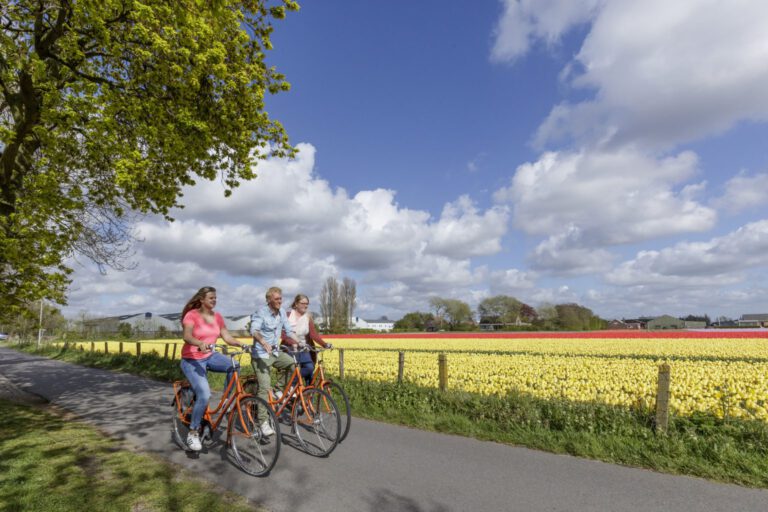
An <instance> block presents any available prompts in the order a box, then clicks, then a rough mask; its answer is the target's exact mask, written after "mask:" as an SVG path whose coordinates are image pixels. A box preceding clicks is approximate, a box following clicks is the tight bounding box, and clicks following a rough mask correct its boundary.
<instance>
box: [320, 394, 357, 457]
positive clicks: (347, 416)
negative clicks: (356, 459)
mask: <svg viewBox="0 0 768 512" xmlns="http://www.w3.org/2000/svg"><path fill="white" fill-rule="evenodd" d="M323 391H325V392H326V393H328V394H329V395H331V398H333V401H334V402H336V407H338V408H339V420H341V429H340V434H339V442H342V441H343V440H344V439H346V437H347V434H349V425H350V423H351V422H352V407H351V406H350V405H349V397H348V396H347V392H346V391H344V388H343V387H341V384H337V383H336V382H333V381H332V380H329V381H326V382H325V383H324V384H323Z"/></svg>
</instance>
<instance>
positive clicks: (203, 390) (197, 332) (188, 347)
mask: <svg viewBox="0 0 768 512" xmlns="http://www.w3.org/2000/svg"><path fill="white" fill-rule="evenodd" d="M215 307H216V289H215V288H214V287H212V286H204V287H202V288H200V289H199V290H198V291H197V293H196V294H195V295H194V296H193V297H192V298H191V299H189V301H188V302H187V304H186V306H184V310H183V311H182V313H181V319H182V320H181V325H182V327H183V328H184V347H182V349H181V371H182V372H184V375H185V376H186V377H187V380H188V381H189V384H190V385H191V386H192V390H193V391H194V392H195V406H194V407H193V408H192V419H191V421H190V424H189V435H188V436H187V446H188V447H189V449H190V450H192V451H196V452H197V451H200V450H202V448H203V447H202V444H201V443H200V433H199V430H200V423H201V421H202V419H203V415H204V414H205V409H206V408H207V407H208V400H209V399H210V398H211V388H210V386H209V385H208V379H207V377H206V373H207V370H211V371H214V372H227V381H226V383H225V384H224V389H226V388H227V384H229V380H230V379H231V378H232V375H233V373H234V372H235V369H234V368H232V363H231V361H230V359H229V358H228V357H226V356H224V355H223V354H219V353H218V352H215V351H214V350H213V348H214V347H215V345H216V340H218V339H219V338H222V339H223V340H224V341H225V342H226V343H227V344H228V345H232V346H235V347H240V348H242V347H243V346H244V345H243V344H242V343H240V342H239V341H237V340H236V339H235V338H233V337H232V335H231V334H229V331H228V330H227V326H226V325H225V324H224V318H223V317H222V316H221V314H219V313H217V312H214V311H213V308H215Z"/></svg>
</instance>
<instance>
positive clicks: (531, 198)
mask: <svg viewBox="0 0 768 512" xmlns="http://www.w3.org/2000/svg"><path fill="white" fill-rule="evenodd" d="M696 165H697V159H696V156H695V155H694V154H693V153H691V152H683V153H680V154H679V155H677V156H674V157H669V158H664V159H661V160H657V159H654V158H649V157H647V156H645V155H643V154H642V153H639V152H637V151H634V150H632V149H627V148H625V149H621V150H614V151H586V150H584V151H580V152H550V153H545V154H544V155H543V156H542V157H541V158H540V159H539V160H538V161H536V162H533V163H526V164H523V165H521V166H519V167H518V168H517V171H516V172H515V175H514V177H513V178H512V184H511V186H509V187H507V188H503V189H501V190H499V191H497V192H496V194H495V199H496V200H497V201H501V202H509V203H512V205H513V218H514V224H515V226H516V227H517V228H519V229H521V230H523V231H525V232H526V233H529V234H533V235H544V236H554V237H557V238H556V239H552V240H550V241H548V242H546V243H545V245H544V246H542V247H541V251H542V252H543V253H544V252H548V251H547V249H548V248H549V249H552V248H558V249H562V248H564V247H565V245H566V244H565V242H568V241H570V242H571V243H570V244H569V245H578V246H580V247H595V246H598V247H599V246H605V245H617V244H627V243H634V242H638V241H642V240H648V239H652V238H657V237H661V236H666V235H673V234H679V233H685V232H691V231H697V232H698V231H704V230H707V229H710V228H711V227H712V226H713V224H714V221H715V219H716V214H715V211H714V210H712V209H711V208H707V207H706V206H703V205H701V204H699V203H697V202H695V201H693V200H692V199H691V198H690V196H691V194H690V190H688V191H687V192H686V193H685V194H683V193H679V192H676V191H675V187H676V186H679V185H681V184H682V183H683V182H684V181H685V180H687V179H689V178H691V177H692V176H694V175H695V174H696V172H697V170H696ZM567 233H570V236H566V234H567ZM576 235H578V236H576ZM576 242H578V243H577V244H576ZM549 252H550V253H551V250H550V251H549Z"/></svg>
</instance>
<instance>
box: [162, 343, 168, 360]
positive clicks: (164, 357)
mask: <svg viewBox="0 0 768 512" xmlns="http://www.w3.org/2000/svg"><path fill="white" fill-rule="evenodd" d="M163 359H168V343H166V344H165V355H163Z"/></svg>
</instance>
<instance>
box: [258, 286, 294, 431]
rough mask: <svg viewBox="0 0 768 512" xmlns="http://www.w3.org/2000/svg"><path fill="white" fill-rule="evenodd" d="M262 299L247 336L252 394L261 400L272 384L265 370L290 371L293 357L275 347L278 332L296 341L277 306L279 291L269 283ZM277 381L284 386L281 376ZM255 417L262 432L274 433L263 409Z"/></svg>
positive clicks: (278, 342) (264, 398)
mask: <svg viewBox="0 0 768 512" xmlns="http://www.w3.org/2000/svg"><path fill="white" fill-rule="evenodd" d="M266 299H267V304H266V305H265V306H262V307H261V308H259V309H258V310H257V311H256V312H255V313H254V314H253V315H251V335H252V336H253V354H252V357H251V365H252V366H253V371H254V372H256V378H257V379H258V381H259V392H258V393H257V395H256V396H258V397H259V398H261V399H263V400H264V401H267V400H268V399H269V389H270V388H271V387H272V382H271V379H270V377H269V369H270V368H271V367H273V366H274V367H275V368H276V369H277V370H285V372H284V374H290V372H292V371H293V358H292V357H291V356H289V355H288V354H286V353H285V352H280V350H279V348H278V345H279V344H280V336H281V333H282V332H283V330H285V332H286V335H287V336H288V337H290V338H291V339H293V340H294V341H295V342H296V343H298V342H299V340H298V339H297V338H296V335H295V334H294V333H293V329H292V328H291V325H290V324H289V323H288V319H287V317H286V315H285V311H283V310H282V309H281V306H282V304H283V291H282V290H281V289H280V288H278V287H276V286H273V287H271V288H270V289H269V290H267V294H266ZM281 380H282V381H283V382H282V384H280V383H279V384H278V385H279V386H285V382H284V380H285V379H284V378H283V379H281ZM258 420H259V423H260V425H261V431H262V433H263V434H264V435H267V436H270V435H272V434H274V430H273V429H272V427H270V426H269V422H268V421H267V412H266V411H265V410H262V409H259V418H258Z"/></svg>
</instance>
